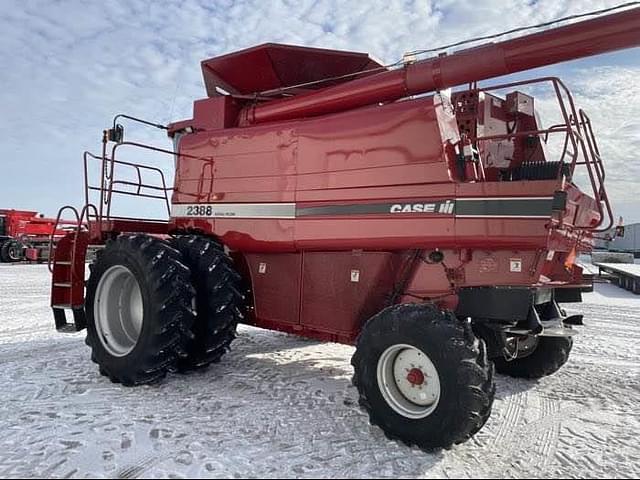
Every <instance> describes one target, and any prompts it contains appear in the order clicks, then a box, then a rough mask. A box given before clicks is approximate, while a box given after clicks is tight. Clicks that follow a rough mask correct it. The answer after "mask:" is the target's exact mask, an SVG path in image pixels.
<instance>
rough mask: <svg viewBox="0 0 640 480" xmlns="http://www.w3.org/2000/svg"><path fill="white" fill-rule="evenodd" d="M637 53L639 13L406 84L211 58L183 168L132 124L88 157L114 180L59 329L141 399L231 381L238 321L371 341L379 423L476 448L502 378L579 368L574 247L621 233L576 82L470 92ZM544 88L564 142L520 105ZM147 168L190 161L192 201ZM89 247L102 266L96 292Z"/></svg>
mask: <svg viewBox="0 0 640 480" xmlns="http://www.w3.org/2000/svg"><path fill="white" fill-rule="evenodd" d="M639 44H640V9H638V8H636V9H633V10H625V11H622V12H619V13H615V14H611V15H607V16H603V17H597V18H592V19H590V20H587V21H583V22H580V23H575V24H571V25H566V26H563V27H559V28H554V29H551V30H547V31H543V32H538V33H534V34H530V35H527V36H523V37H520V38H516V39H511V40H506V41H503V42H500V43H490V44H485V45H483V46H480V47H476V48H473V49H469V50H462V51H459V52H456V53H453V54H449V55H440V56H438V57H435V58H429V59H425V60H421V61H407V62H404V63H403V64H402V65H400V66H396V67H394V68H386V67H384V66H381V65H379V64H378V63H376V62H375V61H373V60H372V59H371V58H369V57H368V56H367V55H366V54H360V53H353V52H341V51H331V50H323V49H315V48H303V47H293V46H287V45H276V44H266V45H261V46H258V47H255V48H250V49H247V50H243V51H240V52H237V53H232V54H230V55H224V56H222V57H217V58H213V59H210V60H205V61H204V62H203V63H202V70H203V74H204V80H205V84H206V88H207V93H208V97H207V98H205V99H202V100H197V101H196V102H195V103H194V110H193V118H192V119H189V120H185V121H180V122H177V123H173V124H171V125H169V126H167V127H162V126H161V128H166V129H167V130H168V133H169V136H170V137H171V138H173V140H174V144H175V151H170V150H164V149H159V148H154V147H151V146H147V145H143V144H139V143H135V142H131V141H127V140H125V138H124V130H123V128H122V126H121V125H119V124H118V118H120V119H122V118H127V117H124V116H118V117H116V119H115V120H114V124H113V128H111V129H109V130H106V131H105V132H104V138H103V150H102V154H100V155H93V154H90V153H86V154H85V157H84V161H85V172H87V173H88V172H90V170H91V167H90V165H92V164H94V163H95V164H96V165H97V166H98V168H99V169H100V175H101V178H100V180H99V181H98V182H95V183H92V182H91V179H90V178H89V177H90V175H87V184H86V190H87V194H86V197H87V203H86V206H85V207H84V208H83V209H82V210H81V211H80V212H78V211H76V210H75V209H73V208H71V207H65V208H66V209H71V210H72V211H74V212H75V214H76V217H77V220H78V224H79V228H78V229H77V231H76V232H75V233H70V234H69V235H67V236H66V237H65V238H64V239H62V240H61V241H60V242H59V243H58V245H57V248H56V251H55V259H54V262H53V264H52V271H53V286H52V307H53V311H54V316H55V320H56V326H57V328H58V329H59V330H61V331H76V330H80V329H83V328H85V327H86V328H87V344H88V345H89V347H90V348H91V349H92V359H93V360H94V361H95V362H96V363H97V364H98V365H99V367H100V372H101V373H102V374H103V375H106V376H107V377H109V378H110V379H111V380H112V381H114V382H120V383H123V384H125V385H138V384H145V383H149V382H153V381H156V380H158V379H160V378H162V377H163V376H164V375H165V374H166V372H167V371H187V370H190V369H194V368H198V367H203V366H206V365H208V364H210V363H212V362H217V361H218V360H219V359H220V358H221V356H222V355H223V354H224V353H225V351H227V350H228V348H229V345H230V344H231V342H232V341H233V339H234V338H235V334H236V326H237V324H238V323H239V322H240V323H245V324H249V325H255V326H258V327H263V328H268V329H273V330H279V331H283V332H289V333H294V334H298V335H303V336H307V337H311V338H315V339H321V340H326V341H333V342H343V343H347V344H354V345H355V346H356V351H355V354H354V356H353V361H352V363H353V366H354V369H355V375H354V383H355V385H356V387H357V389H358V391H359V394H360V403H361V405H362V406H363V408H365V409H366V410H367V411H368V413H369V415H370V418H371V421H372V423H374V424H376V425H378V426H380V427H381V428H382V429H383V430H384V431H385V433H386V434H387V435H388V436H389V437H391V438H398V439H401V440H403V441H404V442H406V443H408V444H414V445H417V446H419V447H421V448H425V449H429V448H437V447H447V446H450V445H452V444H454V443H459V442H462V441H465V440H466V439H468V438H470V437H471V436H472V435H473V434H474V433H476V432H477V431H478V430H479V429H480V428H481V427H482V426H483V425H484V423H485V422H486V421H487V418H488V417H489V414H490V412H491V405H492V402H493V397H494V391H495V388H494V366H495V368H497V370H498V371H500V372H504V373H507V374H510V375H514V376H522V377H529V378H535V377H541V376H544V375H548V374H551V373H553V372H555V371H556V370H557V369H558V368H560V367H561V366H562V365H563V364H564V363H565V362H566V360H567V357H568V355H569V352H570V350H571V346H572V334H573V333H574V331H573V330H572V329H571V326H573V325H576V324H580V323H581V317H580V316H573V317H568V318H567V317H566V314H565V313H564V311H563V310H562V308H560V307H559V306H558V303H563V302H575V301H580V287H581V286H582V277H581V269H580V268H579V267H578V266H577V265H575V264H574V263H573V260H574V258H575V255H576V252H582V251H587V250H589V249H590V248H591V243H592V238H593V235H594V233H595V232H598V231H604V230H606V229H608V228H609V227H610V224H611V223H612V218H611V217H612V215H611V210H610V206H609V202H608V200H607V195H606V192H605V189H604V176H605V174H604V169H603V164H602V161H601V159H600V155H599V152H598V148H597V146H596V141H595V138H594V136H593V132H592V129H591V124H590V122H589V118H588V117H587V115H586V114H585V113H584V112H583V111H581V110H578V109H577V108H576V106H575V105H574V101H573V99H572V96H571V94H570V92H569V90H568V89H567V88H566V87H565V85H564V84H563V83H562V81H561V80H559V79H558V78H538V79H533V80H527V81H520V82H516V83H511V84H506V85H496V86H492V87H482V88H480V87H479V86H478V85H477V84H476V83H475V82H476V81H479V80H483V79H487V78H491V77H497V76H501V75H505V74H508V73H513V72H518V71H523V70H527V69H531V68H534V67H539V66H543V65H549V64H554V63H558V62H562V61H566V60H570V59H574V58H579V57H585V56H589V55H595V54H599V53H604V52H609V51H614V50H618V49H622V48H629V47H635V46H638V45H639ZM460 85H463V86H466V87H467V88H464V89H461V90H457V91H455V93H453V94H451V95H450V94H448V93H446V89H447V88H449V87H454V86H460ZM544 85H547V86H549V87H550V91H551V92H552V96H553V98H554V100H555V101H556V102H557V107H558V109H559V112H560V114H559V115H560V118H561V121H560V122H559V123H557V124H555V125H553V126H551V127H543V126H542V125H541V123H540V122H539V120H538V117H537V116H536V114H535V103H534V99H533V97H531V96H529V95H527V94H525V93H523V90H524V89H526V88H527V87H534V89H537V88H538V87H541V86H544ZM429 92H431V93H430V94H429ZM503 94H504V95H503ZM128 118H129V120H136V119H133V118H132V117H128ZM552 137H559V138H560V139H561V140H562V141H561V142H560V145H561V147H560V148H559V152H558V154H557V156H549V155H548V154H547V153H546V150H547V149H546V142H547V141H548V140H549V139H550V138H552ZM562 145H563V147H562ZM132 149H136V150H144V151H146V152H154V153H157V154H158V155H161V154H163V155H168V156H169V158H171V159H175V183H174V186H173V187H167V185H166V183H165V180H164V175H163V174H162V171H161V170H160V169H159V168H157V167H156V166H153V165H142V164H140V163H135V162H132V161H125V160H123V157H122V153H123V152H124V151H127V150H132ZM579 172H582V174H583V176H584V178H586V179H587V185H588V189H587V191H581V190H580V189H579V188H578V186H577V182H576V181H575V180H574V178H578V176H579V175H580V173H579ZM151 176H155V178H156V179H157V181H152V180H151ZM92 194H93V196H97V197H98V200H97V202H96V203H95V204H92V203H91V198H92ZM121 195H134V196H138V197H143V198H147V199H150V200H161V201H162V202H164V203H165V204H166V207H167V211H168V213H169V220H168V221H158V220H150V219H140V218H123V217H119V216H116V215H115V214H114V211H113V209H112V205H113V199H114V198H115V197H116V196H121ZM63 211H64V210H63ZM61 213H62V211H61ZM89 245H91V246H103V248H102V249H100V250H99V251H98V254H97V257H96V260H95V262H93V264H92V267H91V274H90V276H89V278H88V280H87V281H86V285H85V269H84V263H85V255H86V251H87V247H88V246H89ZM85 288H86V297H85ZM65 309H70V310H72V311H73V314H74V321H73V322H67V319H66V316H65Z"/></svg>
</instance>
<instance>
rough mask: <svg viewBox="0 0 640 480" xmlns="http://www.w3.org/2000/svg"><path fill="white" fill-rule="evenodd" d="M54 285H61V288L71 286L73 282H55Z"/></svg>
mask: <svg viewBox="0 0 640 480" xmlns="http://www.w3.org/2000/svg"><path fill="white" fill-rule="evenodd" d="M53 286H54V287H60V288H71V287H72V284H71V283H54V284H53Z"/></svg>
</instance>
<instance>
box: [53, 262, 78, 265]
mask: <svg viewBox="0 0 640 480" xmlns="http://www.w3.org/2000/svg"><path fill="white" fill-rule="evenodd" d="M54 265H73V264H72V263H71V262H54Z"/></svg>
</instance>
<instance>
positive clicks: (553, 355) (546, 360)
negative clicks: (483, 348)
mask: <svg viewBox="0 0 640 480" xmlns="http://www.w3.org/2000/svg"><path fill="white" fill-rule="evenodd" d="M534 340H535V341H534ZM524 342H526V343H524V347H522V348H519V349H517V356H516V358H515V359H513V360H507V359H506V358H504V357H498V358H494V359H493V362H494V363H495V365H496V370H497V371H498V372H499V373H502V374H505V375H509V376H512V377H516V378H531V379H533V378H542V377H546V376H548V375H551V374H553V373H555V372H557V371H558V370H560V368H561V367H562V366H563V365H564V364H565V363H567V361H568V360H569V354H570V353H571V348H572V347H573V340H572V339H571V337H534V336H532V335H530V336H528V337H525V339H524Z"/></svg>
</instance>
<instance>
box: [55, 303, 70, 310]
mask: <svg viewBox="0 0 640 480" xmlns="http://www.w3.org/2000/svg"><path fill="white" fill-rule="evenodd" d="M51 308H55V309H58V310H65V309H66V310H69V309H71V308H73V305H71V304H68V305H67V304H60V305H52V306H51Z"/></svg>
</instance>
